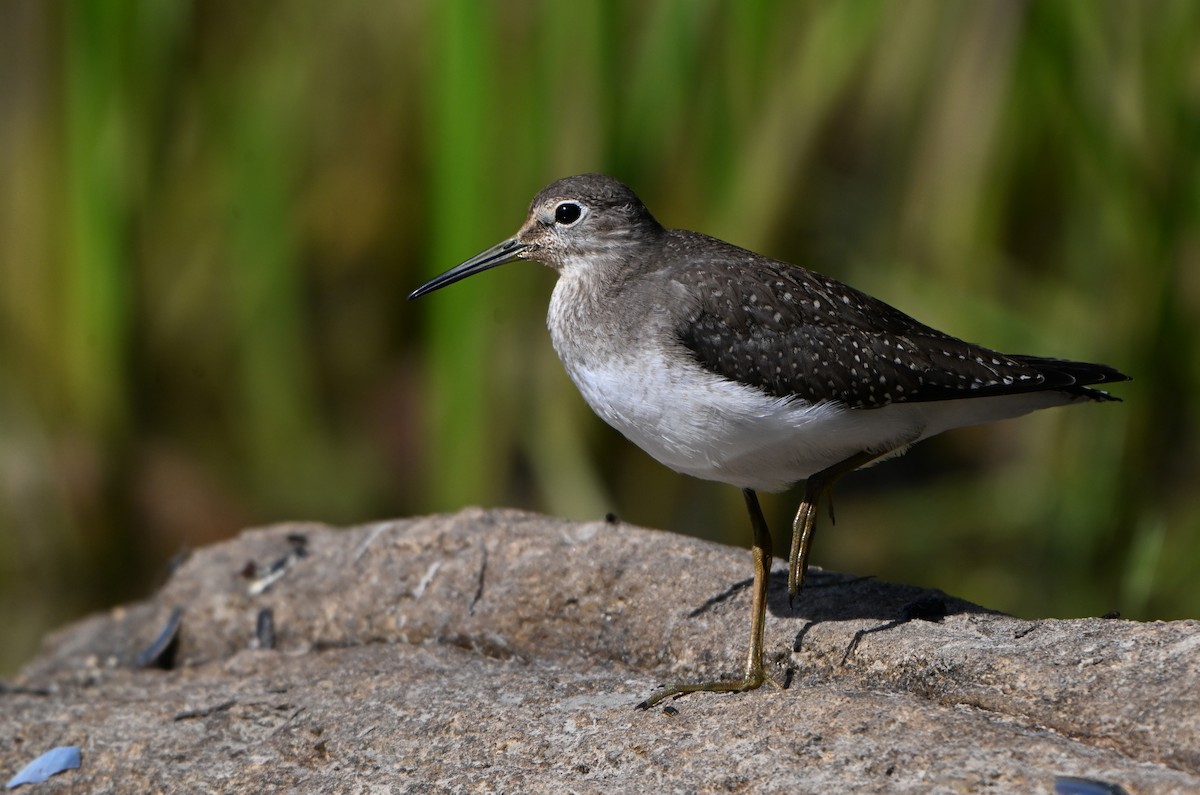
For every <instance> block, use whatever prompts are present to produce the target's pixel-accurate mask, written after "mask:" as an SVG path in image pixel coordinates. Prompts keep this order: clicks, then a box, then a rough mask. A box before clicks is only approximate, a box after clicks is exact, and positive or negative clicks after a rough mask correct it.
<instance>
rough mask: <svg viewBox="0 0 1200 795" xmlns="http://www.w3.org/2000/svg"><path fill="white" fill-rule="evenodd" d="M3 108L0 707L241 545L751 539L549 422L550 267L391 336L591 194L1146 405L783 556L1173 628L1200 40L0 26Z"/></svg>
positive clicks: (714, 27) (744, 16) (1192, 571)
mask: <svg viewBox="0 0 1200 795" xmlns="http://www.w3.org/2000/svg"><path fill="white" fill-rule="evenodd" d="M0 97H2V98H3V101H2V102H0V628H2V631H3V639H4V642H3V643H0V672H4V671H9V672H11V671H13V670H15V669H16V667H17V665H18V664H19V663H20V662H21V661H22V660H23V659H26V658H27V657H28V656H29V655H30V654H32V652H33V650H34V648H35V645H36V642H37V638H38V637H39V636H40V635H41V634H42V633H43V632H44V631H45V630H46V629H47V628H48V627H51V626H54V625H56V624H59V623H61V622H63V621H64V620H66V619H68V618H70V617H73V616H76V615H79V614H82V613H84V612H87V611H90V610H95V609H98V608H101V607H104V606H108V605H111V604H115V603H117V602H119V601H121V600H129V599H135V598H138V597H139V596H141V595H144V594H146V593H147V592H148V591H149V590H150V589H152V588H154V587H155V586H156V585H157V584H159V583H161V582H162V580H163V579H164V578H165V577H166V572H167V568H168V561H169V560H170V559H171V558H172V557H173V556H175V555H177V554H179V553H180V552H182V551H184V550H187V549H190V548H195V547H197V546H199V545H203V544H207V543H210V542H213V541H216V540H218V539H220V538H224V537H228V536H230V535H231V534H234V533H236V532H237V531H238V530H239V529H241V528H243V527H246V526H249V525H252V524H262V523H269V522H277V521H282V520H287V519H305V520H320V521H327V522H333V523H350V522H363V521H369V520H374V519H378V518H381V517H389V516H406V515H411V514H416V513H422V512H430V511H445V510H455V509H458V508H461V507H463V506H465V505H470V504H482V505H485V506H496V505H512V506H520V507H526V508H530V509H535V510H540V511H546V512H550V513H553V514H557V515H561V516H567V517H572V518H578V519H598V518H600V517H602V516H603V515H604V514H605V513H606V512H609V511H611V512H614V513H616V514H618V515H619V516H620V517H621V518H622V519H625V520H627V521H630V522H633V523H637V524H642V525H648V526H654V527H662V528H668V529H671V530H675V531H678V532H681V533H690V534H694V535H698V536H703V537H707V538H713V539H719V540H722V541H724V542H727V543H731V544H739V545H744V544H745V543H746V542H747V539H748V531H747V528H746V519H745V516H744V508H743V506H742V502H741V498H740V495H738V493H737V491H736V489H733V488H731V487H728V486H724V485H720V484H715V483H703V482H700V481H694V480H690V479H688V478H685V477H683V476H680V475H676V474H674V473H672V472H669V471H667V470H665V469H664V468H662V467H660V466H659V465H657V464H656V463H654V462H653V461H652V460H650V459H649V458H648V457H646V456H645V455H644V454H642V453H641V452H640V451H638V450H637V449H635V448H634V447H632V445H630V444H629V443H627V442H626V441H625V440H624V439H622V438H621V437H620V436H619V435H618V434H617V433H616V432H614V431H612V430H610V429H608V428H607V427H605V426H604V425H603V424H602V423H601V422H600V421H599V420H597V419H596V418H595V417H594V416H592V414H591V413H590V412H589V411H588V409H587V407H586V406H585V405H584V404H583V402H582V400H581V399H580V398H579V397H578V395H577V394H576V393H575V391H574V388H573V387H572V386H571V384H570V382H569V381H568V380H567V378H566V376H565V375H564V374H563V372H562V370H561V367H560V365H559V363H558V361H557V359H556V358H555V356H554V354H553V351H552V350H551V348H550V345H549V341H548V338H547V335H546V332H545V328H544V313H545V307H546V302H547V298H548V295H549V292H550V290H551V288H552V285H553V274H552V273H551V272H549V271H547V270H545V269H543V268H540V267H539V266H536V265H533V264H519V265H512V266H510V267H508V268H506V269H503V270H501V271H493V272H490V273H488V274H485V275H483V276H479V277H476V278H475V279H472V280H470V281H467V282H464V283H462V284H460V285H455V286H454V287H453V288H450V289H449V290H447V291H445V292H441V293H438V294H436V295H434V296H431V297H429V298H426V299H423V300H422V301H421V302H418V303H415V304H408V303H406V302H405V301H404V296H405V295H406V294H407V293H408V291H410V290H411V289H412V288H414V287H415V286H417V285H418V284H420V283H421V282H422V281H424V280H425V279H426V278H428V277H429V276H432V275H433V274H435V273H438V272H441V271H442V270H445V269H446V268H449V267H450V266H452V265H454V264H456V263H458V262H459V261H461V260H463V259H465V258H466V257H468V256H470V255H471V254H473V253H475V252H476V251H478V250H480V249H482V248H484V247H486V246H489V245H491V244H493V243H495V242H498V241H499V240H501V239H502V238H503V237H505V236H507V235H509V234H511V233H512V232H513V231H515V229H516V228H517V226H518V225H519V224H520V222H521V221H522V219H523V217H524V213H525V210H526V207H527V205H528V202H529V199H530V198H531V197H532V196H533V194H534V192H535V191H536V190H537V189H538V188H540V187H541V186H543V185H544V184H546V183H548V182H550V181H551V180H553V179H556V178H558V177H562V176H566V175H568V174H572V173H578V172H583V171H605V172H608V173H611V174H613V175H614V176H617V177H619V178H621V179H623V180H625V181H626V182H628V183H630V184H631V185H632V186H633V187H634V188H635V189H636V190H637V191H638V192H639V193H640V194H641V196H642V198H643V199H644V200H645V201H646V203H647V205H648V206H649V207H650V208H651V210H652V211H653V212H654V213H655V215H656V216H657V217H658V218H659V219H660V220H661V221H663V222H664V223H665V224H667V225H668V226H681V227H687V228H692V229H698V230H701V231H705V232H708V233H710V234H714V235H717V236H719V237H723V238H725V239H727V240H730V241H732V242H734V243H737V244H739V245H742V246H745V247H747V248H752V249H755V250H758V251H762V252H764V253H767V254H769V255H772V256H774V257H777V258H780V259H785V260H788V261H791V262H796V263H800V264H804V265H806V266H809V267H812V268H814V269H817V270H820V271H822V272H824V273H827V274H829V275H831V276H834V277H835V278H839V279H842V280H844V281H847V282H849V283H851V284H853V285H855V286H857V287H859V288H861V289H863V290H866V291H867V292H870V293H872V294H875V295H877V296H879V297H881V298H883V299H884V300H886V301H888V302H889V303H892V304H894V305H896V306H898V307H900V308H901V309H904V310H905V311H907V312H909V313H910V314H913V315H915V316H917V317H918V318H920V319H921V320H923V321H925V322H928V323H930V324H931V325H934V326H935V327H938V328H941V329H943V330H945V331H948V332H950V333H953V334H956V335H958V336H961V337H964V338H967V339H970V340H973V341H978V342H980V343H983V344H986V345H989V346H991V347H996V348H1000V349H1002V350H1007V351H1010V352H1016V353H1033V354H1041V355H1047V356H1060V357H1067V358H1077V359H1084V360H1093V361H1100V362H1106V363H1109V364H1112V365H1114V366H1116V367H1118V368H1120V369H1122V370H1124V371H1126V372H1128V373H1129V374H1131V375H1133V376H1134V377H1135V379H1136V380H1135V381H1134V382H1132V383H1129V384H1120V385H1118V386H1117V387H1116V388H1115V390H1114V391H1115V392H1117V393H1118V394H1120V395H1121V396H1122V397H1124V398H1125V401H1126V402H1124V403H1122V404H1108V405H1089V406H1084V407H1080V408H1072V409H1069V410H1068V409H1058V410H1054V411H1046V412H1042V413H1040V414H1038V415H1035V416H1031V417H1027V418H1024V419H1021V420H1017V421H1012V422H1007V423H1002V424H998V425H994V426H988V427H982V428H977V429H970V430H962V431H957V432H954V433H952V434H947V435H945V436H943V437H939V438H938V439H935V440H931V441H929V442H926V443H925V444H923V445H921V446H919V447H918V448H917V449H915V450H913V451H912V452H910V453H909V454H908V455H907V456H906V457H905V458H903V459H900V460H899V461H895V462H889V463H886V464H884V465H882V466H880V467H878V468H876V469H873V470H870V471H868V472H864V473H859V474H856V475H854V476H852V477H850V478H848V479H847V480H845V481H843V483H842V484H841V486H840V487H839V491H838V494H837V496H838V509H839V511H838V518H839V524H838V525H837V527H836V528H834V527H831V526H830V525H829V523H828V521H827V520H825V519H824V518H823V526H822V528H821V530H820V531H819V533H818V537H817V543H816V546H815V552H814V562H815V563H816V564H819V565H824V566H829V567H835V568H838V569H842V570H846V571H852V572H857V573H863V574H875V575H878V576H880V577H884V578H887V579H891V580H898V581H906V582H912V583H917V584H922V585H928V586H934V587H940V588H943V589H945V590H947V591H950V592H952V593H955V594H959V595H962V596H965V597H967V598H970V599H973V600H975V601H978V602H981V603H983V604H985V605H987V606H989V607H993V608H997V609H1001V610H1005V611H1010V612H1015V613H1017V614H1019V615H1023V616H1030V617H1034V616H1079V615H1098V614H1102V613H1105V612H1107V611H1110V610H1120V611H1121V612H1122V614H1123V615H1125V616H1128V617H1136V618H1161V619H1170V618H1177V617H1183V616H1192V617H1195V616H1197V615H1198V614H1200V589H1197V588H1196V585H1195V583H1196V580H1197V570H1198V568H1200V566H1198V561H1200V501H1198V500H1197V498H1196V490H1197V488H1198V484H1197V482H1196V475H1197V470H1198V467H1197V458H1198V456H1200V452H1198V449H1197V432H1198V422H1200V411H1198V409H1200V406H1198V402H1200V401H1198V399H1197V394H1198V393H1200V383H1198V382H1200V350H1198V347H1200V346H1198V344H1197V343H1198V341H1200V335H1198V331H1200V320H1198V318H1200V167H1198V163H1200V157H1198V154H1197V152H1198V151H1200V3H1196V2H1192V1H1191V0H1178V1H1177V2H1170V1H1169V0H1163V1H1161V2H1134V1H1133V0H1129V1H1128V2H1101V1H1099V0H1053V1H1051V0H1045V1H1044V2H1031V3H1021V2H1011V1H1009V0H1001V1H999V2H954V0H949V1H948V2H935V1H933V0H912V1H911V2H869V0H850V1H849V2H804V3H799V2H756V3H740V2H739V3H734V2H724V3H721V2H705V1H704V0H679V1H678V2H644V1H638V2H599V1H598V0H597V1H594V2H586V1H585V2H571V3H566V2H562V1H561V0H558V1H557V2H556V1H553V0H550V1H548V2H533V1H532V0H525V1H524V2H503V3H501V2H495V3H473V2H464V1H463V0H426V1H425V2H415V1H410V2H393V3H383V2H378V3H376V2H345V3H337V2H286V3H247V2H244V0H236V1H232V0H231V1H229V2H213V1H208V0H206V1H205V2H191V3H189V2H182V1H179V2H150V1H149V0H147V1H146V2H121V1H120V0H109V1H107V2H82V1H81V2H58V3H56V2H40V1H38V0H27V1H26V2H14V1H13V0H6V1H5V2H3V3H0ZM798 498H799V497H798V494H797V493H795V492H793V493H792V494H790V495H787V496H784V497H768V498H766V500H765V503H764V507H765V509H766V511H767V514H768V518H769V519H770V520H771V521H772V523H773V525H774V526H775V527H776V529H777V531H779V532H777V537H784V536H785V535H786V534H785V533H783V532H782V531H783V529H784V528H785V527H786V525H787V523H788V522H790V518H791V514H792V512H793V510H794V509H795V504H796V502H797V501H798ZM780 546H781V547H782V542H781V543H780ZM661 563H662V571H663V572H664V575H665V576H670V573H671V571H672V570H673V568H672V567H673V563H672V561H670V560H663V561H662V562H661ZM748 572H749V558H747V573H748ZM230 576H231V577H234V576H236V572H231V574H230ZM727 585H728V584H727V583H725V584H723V583H713V584H712V587H713V589H714V591H715V590H717V589H721V588H724V587H726V586H727ZM698 598H701V597H698Z"/></svg>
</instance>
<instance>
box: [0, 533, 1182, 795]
mask: <svg viewBox="0 0 1200 795" xmlns="http://www.w3.org/2000/svg"><path fill="white" fill-rule="evenodd" d="M289 536H291V539H290V540H289ZM283 559H286V560H287V561H288V562H289V564H290V565H287V566H286V567H285V568H284V569H283V571H282V574H281V575H280V576H279V577H278V579H277V580H275V581H274V582H273V583H272V584H270V585H269V587H266V588H265V590H263V591H262V592H261V593H251V589H252V587H253V586H254V584H255V583H258V587H259V588H261V587H262V584H263V583H264V580H263V577H264V575H265V574H266V572H267V570H268V568H269V567H270V565H271V564H272V563H273V562H277V561H280V560H283ZM777 569H778V570H777V571H776V573H775V577H774V580H773V582H772V598H771V604H770V615H769V616H768V623H767V643H768V648H769V649H770V658H771V660H772V665H773V668H774V673H775V674H776V675H777V676H778V677H779V678H781V679H782V678H784V677H785V676H788V671H789V670H790V671H791V676H790V686H789V687H788V689H787V690H784V691H780V690H777V689H773V688H763V689H760V690H759V691H757V692H753V693H748V694H735V695H713V694H697V695H692V696H688V697H686V698H683V699H679V700H676V701H673V702H670V704H669V708H667V709H663V708H661V707H660V708H658V709H654V710H651V711H646V712H643V711H638V710H636V709H634V705H635V704H637V703H638V702H639V701H641V699H643V698H644V697H645V696H646V695H648V694H649V693H650V691H651V689H652V688H653V687H654V685H655V684H656V683H660V682H664V681H668V680H675V679H677V678H685V679H692V678H698V677H703V676H707V677H711V676H713V675H719V674H735V673H737V672H738V670H739V667H740V665H741V661H742V658H743V655H744V652H745V648H744V645H745V642H746V637H745V636H746V634H747V622H748V617H747V616H748V612H749V599H750V594H749V592H748V589H747V585H748V582H749V580H748V578H749V573H750V558H749V553H748V552H747V551H745V550H738V549H732V548H727V547H721V546H717V545H714V544H710V543H706V542H703V541H698V540H694V539H690V538H685V537H683V536H678V535H672V534H668V533H661V532H655V531H647V530H641V529H637V528H634V527H630V526H628V525H623V524H607V523H604V522H597V523H591V524H578V523H572V522H566V521H561V520H556V519H551V518H547V517H543V516H537V515H533V514H527V513H519V512H513V511H490V512H483V511H480V510H476V509H471V510H466V511H463V512H462V513H459V514H456V515H452V516H434V517H427V518H420V519H413V520H405V521H395V522H381V523H378V524H374V525H368V526H363V527H354V528H349V529H335V528H330V527H326V526H322V525H307V524H304V525H301V524H291V525H281V526H277V527H270V528H266V529H261V530H252V531H248V532H246V533H245V534H243V535H242V536H241V537H239V538H237V539H234V540H232V541H228V542H226V543H222V544H218V545H216V546H213V547H209V548H206V549H202V550H199V551H197V552H196V553H195V554H193V555H192V557H191V558H190V559H189V560H188V561H187V562H186V563H184V564H183V565H182V566H181V567H180V568H179V569H178V570H177V571H176V572H175V573H174V575H173V576H172V577H171V579H170V581H169V582H168V583H167V585H166V586H165V587H164V588H163V589H162V590H161V591H160V592H159V593H158V594H156V595H155V596H154V597H153V598H152V599H150V600H148V601H146V602H143V603H140V604H136V605H132V606H127V607H122V608H118V609H115V610H113V611H111V612H109V613H108V614H105V615H98V616H95V617H92V618H90V619H86V620H84V621H82V622H80V623H78V624H76V625H74V626H71V627H68V628H67V629H65V630H62V631H60V632H58V633H56V634H55V635H53V636H51V637H50V638H48V639H47V641H46V643H45V646H44V650H43V652H42V654H41V655H40V656H39V657H38V658H37V659H36V660H34V661H33V662H31V663H30V664H29V665H28V666H27V668H26V669H25V671H24V672H23V673H22V675H21V676H20V678H19V679H18V680H17V681H16V682H12V683H8V684H7V685H0V779H2V780H7V778H8V777H9V776H11V775H12V774H13V773H15V772H16V771H17V770H19V769H20V768H21V767H22V766H23V765H24V764H25V763H26V762H28V761H29V760H30V759H33V758H34V757H36V756H37V755H38V754H40V753H42V752H43V751H45V750H48V749H49V748H51V747H53V746H56V745H68V744H78V745H80V746H81V747H82V749H83V765H82V767H81V768H80V769H78V770H73V771H68V772H66V773H63V774H61V775H59V776H56V777H55V778H52V779H50V781H48V782H47V783H45V784H41V785H37V786H36V788H33V789H31V790H30V791H36V792H38V793H42V792H159V791H180V792H209V791H212V792H272V791H297V792H414V793H417V792H420V793H424V792H476V791H478V792H621V791H630V792H636V791H647V790H650V789H654V790H661V791H666V792H726V791H730V792H788V793H828V792H922V793H926V792H935V793H940V792H963V793H975V792H996V793H1000V792H1005V793H1007V792H1053V791H1054V787H1055V777H1056V776H1080V777H1086V778H1090V779H1095V780H1099V781H1103V782H1108V783H1112V784H1119V785H1121V786H1122V787H1124V788H1125V789H1126V790H1127V791H1128V792H1130V793H1159V792H1164V793H1166V792H1181V793H1182V792H1190V793H1195V792H1200V622H1197V621H1180V622H1172V623H1151V624H1143V623H1135V622H1129V621H1121V620H1103V619H1086V620H1072V621H1060V620H1044V621H1023V620H1018V619H1015V618H1011V617H1008V616H1004V615H999V614H996V613H992V612H990V611H987V610H984V609H982V608H979V607H977V606H975V605H971V604H969V603H966V602H962V601H960V600H955V599H953V598H950V597H947V596H945V595H943V594H940V593H936V592H929V591H923V590H921V589H917V588H911V587H906V586H898V585H890V584H887V583H882V582H879V581H877V580H873V579H864V578H853V577H846V576H841V575H836V574H832V573H827V572H820V571H814V572H813V573H812V576H811V578H810V583H809V586H808V587H807V588H806V590H805V591H804V593H803V594H802V595H801V598H800V599H799V601H798V603H797V605H796V609H795V610H794V611H792V610H791V609H790V608H789V607H788V604H787V596H786V584H785V573H784V572H783V571H782V569H783V566H782V564H781V563H779V562H777ZM174 608H181V609H182V612H181V614H180V615H181V617H182V620H181V623H180V630H179V635H178V639H177V645H176V647H175V648H174V649H173V650H172V651H173V655H167V656H168V657H170V658H171V666H170V667H169V668H168V669H166V670H164V669H161V668H144V669H137V668H134V667H132V666H131V663H132V662H133V660H134V659H135V658H136V656H137V654H138V652H140V651H141V650H143V649H144V648H146V647H147V646H148V645H149V644H150V643H151V641H152V640H153V639H154V638H155V636H156V635H157V634H158V633H159V631H160V629H161V628H162V626H163V625H164V622H166V621H167V619H168V617H169V616H170V615H171V613H172V611H173V609H174ZM264 608H270V610H271V611H272V615H273V625H274V633H273V634H274V646H273V648H253V647H254V645H255V644H256V640H255V638H256V622H257V621H259V620H260V619H259V616H260V614H261V613H262V611H263V610H264ZM943 612H944V613H945V616H944V618H942V619H941V620H940V621H938V620H927V619H936V618H938V617H939V615H940V614H941V613H943ZM922 616H924V618H922ZM263 639H264V640H266V641H268V642H269V640H270V639H269V638H266V637H265V636H263ZM260 645H261V644H260ZM20 791H25V790H24V789H22V790H20Z"/></svg>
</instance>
